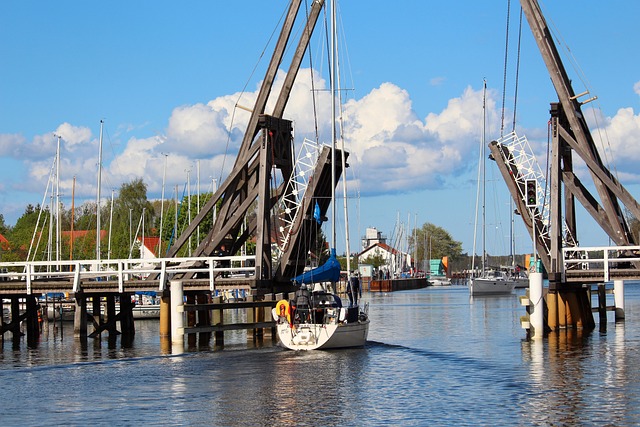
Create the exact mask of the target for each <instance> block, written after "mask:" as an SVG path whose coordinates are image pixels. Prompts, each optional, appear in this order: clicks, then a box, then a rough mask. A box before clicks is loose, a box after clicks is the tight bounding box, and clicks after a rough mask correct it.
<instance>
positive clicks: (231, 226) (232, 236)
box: [168, 0, 342, 292]
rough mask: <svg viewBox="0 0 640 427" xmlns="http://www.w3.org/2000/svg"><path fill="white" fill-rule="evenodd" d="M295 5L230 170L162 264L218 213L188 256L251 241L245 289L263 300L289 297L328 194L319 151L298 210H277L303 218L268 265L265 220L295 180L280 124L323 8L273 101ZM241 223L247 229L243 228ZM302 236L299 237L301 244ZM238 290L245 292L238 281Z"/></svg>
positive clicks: (314, 13)
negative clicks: (272, 295)
mask: <svg viewBox="0 0 640 427" xmlns="http://www.w3.org/2000/svg"><path fill="white" fill-rule="evenodd" d="M300 4H301V0H293V1H292V2H291V4H290V7H289V10H288V13H287V16H286V19H285V22H284V24H283V27H282V30H281V32H280V36H279V39H278V41H277V43H276V47H275V50H274V53H273V56H272V58H271V61H270V63H269V66H268V69H267V71H266V75H265V77H264V80H263V82H262V86H261V88H260V91H259V93H258V96H257V99H256V102H255V105H254V106H253V108H252V109H251V117H250V119H249V123H248V125H247V130H246V132H245V134H244V138H243V140H242V145H241V147H240V149H239V152H238V156H237V158H236V161H235V164H234V166H233V169H232V170H231V172H230V173H229V175H228V177H227V178H226V180H225V181H224V182H223V183H222V184H221V185H220V186H219V188H218V189H217V191H215V193H214V194H213V196H212V197H211V199H210V200H209V201H208V202H207V203H206V204H205V205H204V206H203V207H202V209H201V210H200V212H199V213H198V214H197V216H196V217H195V219H193V220H192V222H191V223H190V224H189V226H188V227H187V228H186V229H185V231H184V232H183V233H182V234H181V235H180V237H179V238H178V239H177V240H176V242H175V244H174V245H173V246H172V247H171V248H170V250H169V252H168V257H173V256H176V254H177V253H178V251H179V250H180V249H181V248H182V247H183V246H184V245H185V244H186V243H187V242H188V241H189V238H190V237H191V236H192V235H193V234H194V232H195V231H196V230H197V228H198V226H199V225H200V224H201V222H202V221H203V219H204V218H205V217H206V216H207V215H209V214H210V213H211V212H212V210H213V209H214V207H216V206H217V207H218V209H219V211H218V214H217V216H216V219H215V221H214V224H213V227H212V229H211V231H210V232H209V233H208V235H207V236H206V237H205V238H204V239H203V240H202V241H200V242H199V245H198V246H197V249H196V250H195V253H194V254H193V255H194V256H211V255H214V254H234V253H236V252H238V251H239V249H240V248H241V247H242V245H243V244H244V243H245V242H246V241H247V240H248V239H249V238H251V237H252V236H253V237H255V239H256V266H255V267H256V273H255V277H254V278H252V279H251V280H250V284H251V287H252V288H254V289H258V290H259V291H264V292H280V291H288V290H291V283H290V280H289V279H290V278H291V277H294V276H295V275H297V274H299V273H301V272H302V270H303V268H304V266H305V259H304V258H306V256H307V253H308V250H309V247H308V246H309V244H310V242H312V241H314V240H315V233H316V232H317V231H316V228H315V227H314V226H313V222H314V221H313V209H314V207H315V201H318V204H319V206H320V208H321V214H322V215H323V216H324V215H325V214H326V211H327V208H328V205H329V202H328V200H329V195H330V193H331V185H332V184H331V174H330V173H329V172H330V162H331V159H330V156H328V150H325V151H323V152H321V153H320V155H319V159H318V163H317V166H316V169H315V170H314V172H313V178H312V179H311V180H310V185H309V186H308V188H307V191H306V192H305V195H304V202H303V203H302V204H301V205H300V207H297V208H296V207H295V206H288V205H287V206H285V208H289V209H302V210H303V212H302V214H299V215H297V216H296V220H297V224H295V226H294V227H293V229H295V230H297V233H294V235H292V236H291V239H292V240H291V244H289V245H288V248H290V249H289V250H288V251H285V253H284V254H283V255H282V257H281V258H280V262H279V265H273V259H274V257H273V256H272V255H273V254H272V244H273V243H274V242H275V241H276V239H277V238H278V237H277V236H276V234H277V233H275V228H276V224H274V223H273V218H274V215H275V211H276V210H277V209H278V205H279V206H282V204H283V203H284V204H285V205H286V200H287V196H290V194H286V192H287V191H288V190H287V187H286V185H285V183H287V182H288V181H289V179H290V178H291V176H292V174H294V173H295V171H294V149H293V126H292V122H291V121H289V120H286V119H284V118H283V117H282V116H283V112H284V109H285V106H286V104H287V101H288V99H289V95H290V92H291V88H292V86H293V83H294V80H295V78H296V75H297V73H298V70H299V68H300V64H301V61H302V59H303V56H304V53H305V51H306V49H307V46H308V43H309V39H310V37H311V34H312V32H313V30H314V27H315V25H316V22H317V19H318V16H319V14H320V11H321V9H322V7H323V5H324V1H323V0H317V1H314V2H313V3H312V8H311V10H310V12H309V15H308V17H307V21H306V24H305V26H304V29H303V31H302V32H301V34H300V39H299V41H298V44H297V46H296V49H295V52H294V54H293V58H292V60H291V64H290V66H289V69H288V71H287V74H286V78H285V81H284V84H283V87H282V89H281V91H280V93H279V94H273V93H272V92H273V83H274V80H275V76H276V73H277V71H278V68H279V67H280V65H281V63H282V61H283V57H284V52H285V50H286V48H287V45H288V42H289V38H290V35H291V32H292V28H293V25H294V22H295V21H296V19H297V16H298V15H299V14H300V12H299V9H300ZM272 96H277V98H276V99H277V101H276V103H275V107H274V108H273V111H271V113H270V114H266V111H265V110H266V105H267V100H268V99H269V98H270V97H272ZM338 158H339V157H338ZM336 169H337V173H336V176H337V177H339V176H340V174H341V172H342V170H341V167H340V166H339V165H338V166H337V168H336ZM276 173H279V174H280V176H279V178H280V179H279V180H278V182H282V183H283V184H281V185H280V186H279V187H278V188H277V189H275V190H274V189H271V187H270V183H271V182H272V178H273V177H274V174H276ZM333 185H335V183H333ZM289 191H290V190H289ZM283 200H284V202H283ZM312 201H313V203H312ZM254 209H255V216H252V215H250V216H247V212H250V211H252V212H253V211H254ZM246 218H248V220H249V223H248V226H246V227H243V223H245V219H246ZM302 236H306V237H305V238H304V239H302ZM293 249H295V250H293ZM225 280H226V281H227V282H228V283H231V282H232V280H230V279H225ZM244 283H245V284H246V280H245V281H244Z"/></svg>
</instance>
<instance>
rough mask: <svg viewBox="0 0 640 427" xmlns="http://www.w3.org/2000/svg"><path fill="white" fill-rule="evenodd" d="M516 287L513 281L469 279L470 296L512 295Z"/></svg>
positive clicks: (483, 278) (485, 278)
mask: <svg viewBox="0 0 640 427" xmlns="http://www.w3.org/2000/svg"><path fill="white" fill-rule="evenodd" d="M515 287H516V283H515V281H512V280H505V279H497V278H487V277H476V278H473V279H471V286H470V287H469V288H470V293H471V295H474V296H477V295H509V294H511V293H513V290H514V289H515Z"/></svg>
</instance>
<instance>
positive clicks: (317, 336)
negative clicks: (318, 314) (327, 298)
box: [273, 311, 370, 351]
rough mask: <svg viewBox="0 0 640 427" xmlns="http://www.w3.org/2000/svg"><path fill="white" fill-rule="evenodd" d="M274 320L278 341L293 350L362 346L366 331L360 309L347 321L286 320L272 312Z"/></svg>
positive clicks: (367, 321)
mask: <svg viewBox="0 0 640 427" xmlns="http://www.w3.org/2000/svg"><path fill="white" fill-rule="evenodd" d="M273 317H274V319H276V321H277V322H278V324H277V326H276V329H277V331H278V339H279V341H280V345H282V346H283V347H285V348H287V349H289V350H296V351H300V350H302V351H309V350H328V349H334V348H350V347H363V346H364V345H365V344H366V342H367V336H368V334H369V322H370V321H369V318H368V316H367V315H366V314H365V313H362V312H360V314H359V316H358V318H357V320H354V321H351V322H344V321H342V322H341V321H338V320H337V319H335V320H334V321H331V322H329V323H298V324H295V323H294V324H290V323H289V322H288V321H287V320H286V319H285V318H283V317H281V316H278V315H277V314H276V312H275V311H274V312H273Z"/></svg>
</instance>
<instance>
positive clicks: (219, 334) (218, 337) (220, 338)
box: [211, 296, 224, 348]
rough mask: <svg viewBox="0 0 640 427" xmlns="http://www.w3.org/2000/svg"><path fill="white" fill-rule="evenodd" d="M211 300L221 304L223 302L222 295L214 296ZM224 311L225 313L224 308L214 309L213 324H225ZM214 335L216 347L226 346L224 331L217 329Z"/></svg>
mask: <svg viewBox="0 0 640 427" xmlns="http://www.w3.org/2000/svg"><path fill="white" fill-rule="evenodd" d="M211 301H212V302H213V303H214V304H220V303H221V302H222V297H220V296H217V297H213V298H212V299H211ZM223 313H224V310H213V318H212V320H211V323H212V324H213V325H222V324H224V317H223ZM213 337H214V345H215V346H216V347H219V348H222V347H224V331H216V332H215V333H214V334H213Z"/></svg>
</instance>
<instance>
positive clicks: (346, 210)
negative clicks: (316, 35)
mask: <svg viewBox="0 0 640 427" xmlns="http://www.w3.org/2000/svg"><path fill="white" fill-rule="evenodd" d="M334 16H335V15H334ZM333 28H334V31H336V30H335V29H336V25H335V21H334V22H333ZM335 37H336V38H337V37H338V34H337V32H336V34H335ZM335 58H336V61H338V58H339V55H337V53H336V56H335ZM336 71H337V73H336V74H337V81H336V83H337V92H338V93H337V95H338V109H339V111H340V116H339V117H340V122H339V128H338V129H339V130H340V133H339V138H340V154H341V165H342V205H343V210H344V228H345V247H346V254H347V272H351V241H350V236H349V207H348V204H347V173H346V171H347V159H346V155H345V146H344V137H343V128H342V92H341V91H340V88H341V84H340V62H339V61H338V62H336Z"/></svg>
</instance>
